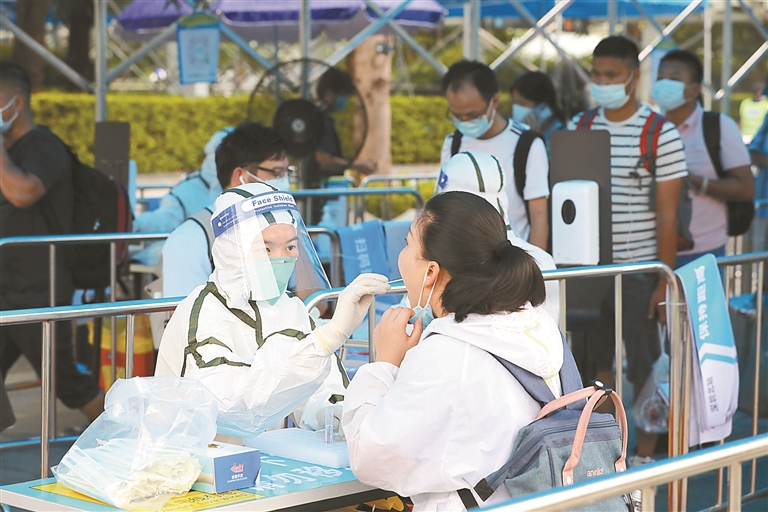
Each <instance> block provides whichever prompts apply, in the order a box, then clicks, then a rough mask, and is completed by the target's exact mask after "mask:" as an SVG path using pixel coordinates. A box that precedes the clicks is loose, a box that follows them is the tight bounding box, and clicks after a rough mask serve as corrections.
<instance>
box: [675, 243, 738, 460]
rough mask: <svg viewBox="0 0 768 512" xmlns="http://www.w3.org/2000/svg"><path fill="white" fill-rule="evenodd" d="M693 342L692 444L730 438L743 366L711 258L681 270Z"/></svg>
mask: <svg viewBox="0 0 768 512" xmlns="http://www.w3.org/2000/svg"><path fill="white" fill-rule="evenodd" d="M675 273H676V274H677V275H678V276H679V277H680V279H681V281H682V282H683V290H684V292H685V299H686V303H687V304H688V319H689V323H690V326H691V335H692V337H691V339H692V340H693V347H692V350H691V354H692V361H691V363H692V369H693V371H692V380H693V386H692V389H691V409H692V411H691V424H690V438H689V441H690V442H689V444H690V446H695V445H698V444H702V443H708V442H712V441H719V440H721V439H725V438H726V437H728V436H729V435H730V434H731V420H732V418H733V414H734V413H735V412H736V407H737V405H738V395H739V365H738V360H737V357H736V344H735V342H734V338H733V329H732V327H731V319H730V317H729V315H728V308H727V307H726V305H725V293H724V292H723V282H722V279H721V278H720V272H719V270H718V268H717V261H716V260H715V257H714V256H713V255H712V254H706V255H704V256H702V257H701V258H699V259H697V260H694V261H692V262H691V263H688V264H687V265H684V266H682V267H680V268H679V269H677V270H676V271H675Z"/></svg>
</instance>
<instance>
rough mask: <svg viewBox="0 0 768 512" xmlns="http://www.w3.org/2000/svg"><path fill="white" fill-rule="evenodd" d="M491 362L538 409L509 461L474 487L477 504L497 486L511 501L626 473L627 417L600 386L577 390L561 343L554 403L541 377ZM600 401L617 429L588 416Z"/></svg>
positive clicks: (606, 504) (608, 507)
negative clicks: (559, 392) (606, 402)
mask: <svg viewBox="0 0 768 512" xmlns="http://www.w3.org/2000/svg"><path fill="white" fill-rule="evenodd" d="M494 357H495V356H494ZM496 359H498V360H499V362H500V363H501V364H502V365H504V368H506V369H507V370H508V371H509V373H511V374H512V375H513V376H514V377H515V378H516V379H517V380H518V382H520V384H521V385H522V386H523V388H524V389H525V390H526V392H528V394H529V395H531V397H532V398H533V399H534V400H536V401H537V402H538V403H539V404H540V405H541V406H542V409H541V412H540V413H539V416H538V417H537V418H536V419H535V420H534V421H533V422H531V423H530V424H528V425H526V426H525V427H523V428H522V429H520V431H519V432H518V434H517V439H516V440H515V445H514V448H513V450H512V454H511V455H510V457H509V460H508V461H507V462H506V463H505V464H504V465H503V466H502V467H501V468H500V469H499V470H498V471H496V472H494V473H493V474H491V475H489V476H487V477H485V478H484V479H483V480H481V481H480V482H479V483H478V484H477V485H475V487H474V490H475V492H476V493H477V495H478V496H479V497H480V499H482V500H483V501H485V500H487V499H488V498H490V497H491V495H492V494H493V493H494V492H495V491H496V489H498V488H499V486H501V485H502V484H503V485H504V486H505V487H506V488H507V490H508V491H509V494H510V496H511V497H513V498H515V497H519V496H522V495H524V494H529V493H533V492H539V491H545V490H548V489H553V488H555V487H560V486H563V485H571V484H574V483H576V482H580V481H583V480H586V479H588V478H592V477H595V476H600V475H604V474H610V473H618V472H621V471H624V470H625V469H626V457H627V415H626V412H625V411H624V406H623V405H622V403H621V399H620V398H619V396H618V395H617V394H616V393H613V392H612V390H611V388H609V387H606V386H604V385H603V384H602V383H600V382H595V383H594V385H593V386H590V387H587V388H583V389H582V383H581V377H580V375H579V370H578V368H577V367H576V362H575V361H574V359H573V354H571V351H570V349H569V347H568V345H567V344H566V343H565V340H563V367H562V368H561V369H560V382H561V384H562V388H563V396H562V397H560V398H558V399H555V397H554V395H553V394H552V391H550V389H549V387H548V386H547V384H546V383H545V382H544V379H542V378H541V377H539V376H537V375H534V374H532V373H530V372H528V371H527V370H524V369H523V368H520V367H519V366H516V365H514V364H512V363H510V362H509V361H506V360H504V359H501V358H499V357H496ZM603 397H609V398H610V399H611V400H613V403H614V405H615V406H616V417H617V419H618V424H617V423H616V420H615V419H614V418H613V416H612V415H610V414H600V413H593V412H592V411H593V410H594V408H595V407H596V406H597V404H598V402H599V401H600V400H601V398H603ZM585 399H586V400H587V402H586V404H585ZM458 493H459V496H460V497H461V500H462V502H463V503H464V506H465V507H466V508H467V510H469V509H471V508H476V507H477V506H478V505H477V502H476V500H475V499H474V496H473V495H472V493H471V492H470V491H469V490H468V489H461V490H459V491H458ZM631 503H632V501H631V499H630V497H629V496H628V495H626V496H623V497H621V498H613V499H610V500H606V501H603V502H600V503H594V504H591V505H590V506H588V507H584V508H583V509H581V510H590V511H593V510H605V511H627V510H629V511H632V510H634V509H633V508H632V505H631Z"/></svg>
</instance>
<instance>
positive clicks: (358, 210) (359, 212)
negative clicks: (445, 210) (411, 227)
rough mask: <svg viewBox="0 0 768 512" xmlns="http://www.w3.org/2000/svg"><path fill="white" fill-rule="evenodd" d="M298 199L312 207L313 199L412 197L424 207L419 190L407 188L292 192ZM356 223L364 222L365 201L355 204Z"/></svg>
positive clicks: (326, 189) (331, 189) (419, 205)
mask: <svg viewBox="0 0 768 512" xmlns="http://www.w3.org/2000/svg"><path fill="white" fill-rule="evenodd" d="M290 193H291V194H292V195H293V197H295V198H296V199H306V200H307V201H308V202H309V205H310V207H311V201H312V200H313V199H333V198H337V197H352V198H357V197H364V196H375V195H406V196H412V197H413V198H414V199H415V200H416V206H417V207H418V208H422V207H424V198H422V197H421V194H420V193H419V191H418V190H416V189H413V188H407V187H393V188H390V187H387V188H323V189H318V190H292V191H291V192H290ZM354 206H355V210H354V211H355V221H356V222H357V221H359V220H362V218H363V211H364V210H365V203H364V202H363V201H360V202H357V201H355V203H354Z"/></svg>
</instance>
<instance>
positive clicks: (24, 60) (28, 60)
mask: <svg viewBox="0 0 768 512" xmlns="http://www.w3.org/2000/svg"><path fill="white" fill-rule="evenodd" d="M48 12H49V3H48V1H47V0H18V1H17V2H16V25H17V26H18V27H19V28H20V29H21V30H23V31H24V32H26V33H27V35H29V36H30V37H32V38H33V39H34V40H35V41H37V42H38V43H40V44H45V42H44V40H45V18H46V17H47V16H48ZM11 60H13V61H14V62H15V63H17V64H19V65H20V66H22V67H23V68H24V70H25V71H26V72H27V74H28V75H29V79H30V80H31V82H32V88H33V89H35V90H36V89H40V88H41V87H42V86H43V80H44V78H45V66H46V64H45V61H44V60H43V58H42V57H40V56H39V55H37V54H36V53H35V52H33V51H32V50H31V49H30V48H29V47H28V46H26V45H25V44H22V43H21V42H20V41H19V40H18V39H16V40H15V41H14V43H13V53H12V54H11Z"/></svg>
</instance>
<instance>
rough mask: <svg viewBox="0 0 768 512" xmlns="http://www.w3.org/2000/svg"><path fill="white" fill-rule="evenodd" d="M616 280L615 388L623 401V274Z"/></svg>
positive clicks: (615, 278) (614, 304)
mask: <svg viewBox="0 0 768 512" xmlns="http://www.w3.org/2000/svg"><path fill="white" fill-rule="evenodd" d="M613 280H614V293H613V311H614V326H613V329H614V339H615V342H616V344H615V346H614V355H615V357H616V382H615V383H614V388H615V389H616V393H618V394H619V397H620V398H621V399H622V400H623V399H624V398H623V395H622V391H623V389H624V334H623V333H624V331H623V326H624V304H623V301H622V297H623V295H622V293H623V290H622V281H621V274H617V275H616V277H614V278H613Z"/></svg>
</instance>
